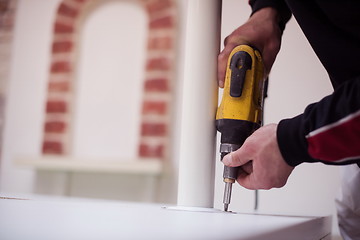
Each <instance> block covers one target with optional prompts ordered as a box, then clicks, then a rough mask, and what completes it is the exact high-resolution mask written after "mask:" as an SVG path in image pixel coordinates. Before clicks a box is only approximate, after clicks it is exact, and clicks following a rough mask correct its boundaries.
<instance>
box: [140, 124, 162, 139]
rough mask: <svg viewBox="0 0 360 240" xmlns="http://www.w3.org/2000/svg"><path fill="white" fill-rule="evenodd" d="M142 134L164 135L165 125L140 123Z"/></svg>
mask: <svg viewBox="0 0 360 240" xmlns="http://www.w3.org/2000/svg"><path fill="white" fill-rule="evenodd" d="M141 135H142V136H165V135H166V125H165V124H164V123H143V124H142V125H141Z"/></svg>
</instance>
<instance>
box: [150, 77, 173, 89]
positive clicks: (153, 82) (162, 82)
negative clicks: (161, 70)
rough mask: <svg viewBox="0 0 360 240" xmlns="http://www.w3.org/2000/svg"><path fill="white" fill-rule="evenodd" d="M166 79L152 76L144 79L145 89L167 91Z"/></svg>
mask: <svg viewBox="0 0 360 240" xmlns="http://www.w3.org/2000/svg"><path fill="white" fill-rule="evenodd" d="M168 85H169V84H168V80H167V79H166V78H154V79H148V80H146V81H145V91H147V92H167V91H169V86H168Z"/></svg>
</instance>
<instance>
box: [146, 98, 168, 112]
mask: <svg viewBox="0 0 360 240" xmlns="http://www.w3.org/2000/svg"><path fill="white" fill-rule="evenodd" d="M166 110H167V104H166V102H160V101H145V102H144V103H143V111H142V112H143V114H147V113H157V114H161V115H163V114H165V113H166Z"/></svg>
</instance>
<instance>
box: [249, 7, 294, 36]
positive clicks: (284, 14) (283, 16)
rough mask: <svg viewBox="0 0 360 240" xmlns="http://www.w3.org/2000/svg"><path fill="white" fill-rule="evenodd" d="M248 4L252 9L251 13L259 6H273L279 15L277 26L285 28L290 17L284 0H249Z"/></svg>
mask: <svg viewBox="0 0 360 240" xmlns="http://www.w3.org/2000/svg"><path fill="white" fill-rule="evenodd" d="M249 4H250V6H251V9H252V13H251V14H254V13H255V12H256V11H257V10H259V9H261V8H265V7H272V8H275V9H276V10H277V11H278V13H279V15H280V20H279V27H280V29H281V30H282V31H283V30H284V29H285V25H286V23H287V22H288V21H289V19H290V17H291V11H290V9H289V7H288V6H287V4H286V2H285V1H284V0H249Z"/></svg>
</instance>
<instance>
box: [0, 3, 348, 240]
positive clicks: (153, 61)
mask: <svg viewBox="0 0 360 240" xmlns="http://www.w3.org/2000/svg"><path fill="white" fill-rule="evenodd" d="M186 2H187V1H182V0H0V137H1V155H0V191H1V192H3V193H4V192H5V193H14V194H16V193H23V194H33V193H35V194H46V195H56V196H72V197H88V198H101V199H114V200H123V201H137V202H158V203H166V204H176V193H177V169H178V157H177V156H178V151H179V149H178V145H179V144H178V143H179V127H180V125H181V123H180V122H179V120H178V119H180V117H179V114H180V111H179V109H180V106H181V101H182V99H181V95H180V94H179V92H180V91H181V87H182V84H181V83H182V79H181V76H182V74H181V73H182V70H183V64H184V56H183V49H184V45H183V43H184V41H183V39H184V33H185V21H186ZM247 2H248V1H239V0H223V10H222V11H223V16H222V40H223V39H224V38H225V37H226V36H227V35H228V34H230V33H231V32H232V31H233V30H234V29H235V28H237V27H238V26H240V25H241V24H242V23H244V22H245V21H246V19H247V18H248V17H249V15H250V7H249V6H248V4H247ZM209 27H211V26H209ZM221 47H222V46H221ZM331 92H332V88H331V86H330V83H329V81H328V76H327V74H326V72H325V70H324V69H323V67H322V66H321V64H320V62H319V61H318V60H317V58H316V56H315V54H314V52H313V51H312V49H311V47H310V46H309V44H308V42H307V40H306V39H305V37H304V36H303V34H302V32H301V30H300V29H299V27H298V25H297V24H296V21H295V20H294V19H291V20H290V22H289V23H288V25H287V27H286V30H285V32H284V37H283V44H282V49H281V51H280V53H279V55H278V58H277V60H276V62H275V64H274V67H273V70H272V72H271V75H270V85H269V91H268V98H267V100H266V103H265V123H277V122H279V121H280V120H281V119H283V118H289V117H293V116H296V115H297V114H300V113H302V111H303V110H304V108H305V107H306V106H307V105H308V104H309V103H312V102H315V101H318V100H320V99H321V98H322V97H324V96H326V95H327V94H329V93H331ZM189 131H192V130H191V129H189ZM218 141H219V139H218ZM217 146H218V144H217ZM217 151H218V150H217ZM218 155H219V154H217V159H216V160H215V159H214V161H216V166H217V167H216V179H215V182H216V183H215V200H214V206H215V208H222V194H223V183H222V177H221V176H222V164H221V163H220V161H219V159H218V158H219V156H218ZM194 161H196V159H194ZM340 171H341V167H332V166H325V165H323V164H302V165H300V166H298V167H297V168H296V169H295V171H294V172H293V174H292V176H291V177H290V179H289V182H288V184H287V185H286V186H285V187H283V188H281V189H274V190H270V191H260V192H259V197H260V202H259V210H260V211H262V212H269V213H276V214H299V215H328V214H332V215H333V219H334V230H333V232H334V238H336V236H337V235H338V230H337V227H336V214H335V206H334V198H335V196H336V194H337V192H338V191H339V179H340ZM231 208H232V210H233V211H245V212H251V211H253V208H254V192H253V191H249V190H246V189H243V188H241V187H239V186H236V187H234V192H233V198H232V205H231Z"/></svg>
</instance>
